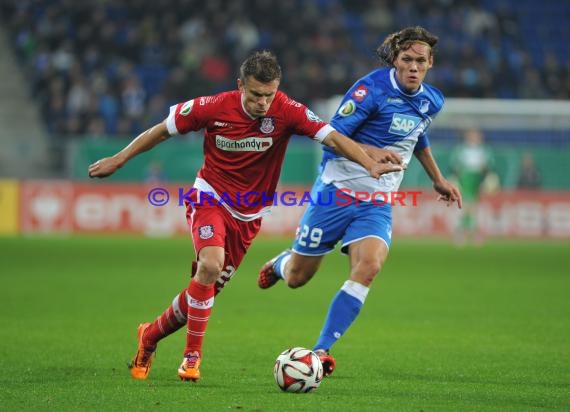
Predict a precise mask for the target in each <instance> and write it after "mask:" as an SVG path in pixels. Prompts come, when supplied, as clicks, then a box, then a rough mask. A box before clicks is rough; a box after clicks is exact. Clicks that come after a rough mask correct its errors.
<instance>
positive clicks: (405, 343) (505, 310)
mask: <svg viewBox="0 0 570 412" xmlns="http://www.w3.org/2000/svg"><path fill="white" fill-rule="evenodd" d="M289 244H290V241H289V240H273V239H267V238H258V239H257V240H256V242H254V245H253V246H252V248H251V250H250V253H249V254H248V255H247V256H246V258H245V260H244V262H243V265H242V267H241V268H240V270H239V271H238V273H237V275H236V277H235V278H234V279H233V280H232V282H230V284H229V285H228V287H227V288H226V289H225V290H224V291H223V292H222V293H221V294H220V295H219V296H218V298H217V300H216V305H215V307H214V311H213V312H212V316H211V318H210V324H209V326H208V334H207V336H206V339H205V343H204V348H203V349H204V361H203V364H202V368H201V371H202V380H201V381H200V382H198V383H195V384H194V383H189V382H182V381H180V380H178V378H177V375H176V370H177V367H178V365H179V363H180V361H181V359H182V350H183V340H184V333H182V331H179V332H177V333H176V334H174V335H172V336H170V337H168V338H167V339H165V340H164V341H162V342H161V344H160V345H159V349H158V352H157V356H156V358H155V361H154V364H153V369H152V372H151V374H150V376H149V378H148V380H146V381H135V380H132V379H131V378H130V376H129V372H128V370H127V368H126V364H127V362H128V361H129V360H130V359H131V357H132V356H133V354H134V352H135V350H136V326H137V325H138V323H139V322H142V321H150V320H152V319H154V318H155V317H156V316H157V315H158V314H159V313H161V312H162V310H163V309H165V308H166V307H167V306H168V304H169V303H170V302H171V300H172V298H173V297H174V295H175V294H176V293H177V292H178V291H179V290H181V289H182V287H184V286H185V285H186V284H187V282H188V275H187V273H188V268H189V264H190V260H191V258H192V255H193V248H192V245H191V243H190V241H189V240H188V239H142V238H128V237H77V238H76V237H73V238H57V237H35V238H0V265H1V275H0V276H1V280H2V287H1V288H0V308H1V311H0V320H1V327H0V342H1V344H0V350H1V356H0V409H1V410H3V411H16V410H57V411H79V410H100V411H138V410H140V411H177V410H180V411H181V410H187V411H256V412H264V411H348V410H350V411H367V410H370V411H438V412H439V411H541V410H566V411H568V410H570V271H569V270H568V268H569V267H570V248H569V247H568V243H563V242H558V243H552V242H532V243H524V242H504V243H501V242H491V243H488V244H486V245H484V246H483V247H481V248H475V247H467V248H464V249H457V248H454V247H453V246H452V245H450V244H449V243H446V242H443V241H435V242H431V241H430V242H421V241H405V240H398V239H396V240H395V241H394V243H393V245H392V250H391V255H390V257H389V259H388V262H387V264H386V266H385V268H384V270H383V272H382V273H381V274H380V275H379V277H378V278H377V279H376V281H375V283H374V286H373V288H372V290H371V292H370V294H369V296H368V300H367V302H366V305H365V306H364V308H363V310H362V313H361V316H360V318H359V319H358V320H357V321H356V323H355V324H354V325H353V326H352V328H351V329H350V330H349V331H348V333H347V334H346V336H344V337H343V339H342V340H341V341H340V342H339V343H338V344H337V345H336V346H335V347H334V348H333V354H334V355H335V357H336V359H337V370H336V371H335V374H334V375H333V376H332V377H331V378H329V379H325V381H323V383H322V384H321V386H320V388H319V389H318V390H317V391H316V392H314V393H310V394H287V393H283V392H281V391H280V390H279V389H278V388H277V386H276V384H275V382H274V380H273V374H272V368H273V362H274V359H275V358H276V357H277V355H278V354H279V352H281V351H282V350H284V349H285V348H287V347H290V346H308V347H311V346H312V344H313V343H314V341H315V339H316V337H317V334H318V332H319V330H320V327H321V324H322V321H323V319H324V315H325V312H326V310H327V307H328V304H329V301H330V299H331V297H332V296H333V294H334V293H335V292H336V290H338V288H339V287H340V285H341V284H342V282H344V280H345V278H346V273H347V269H348V263H347V260H346V258H345V257H343V256H341V255H340V254H339V253H332V254H331V255H329V256H327V257H326V258H325V263H324V265H323V267H322V268H321V270H320V272H319V273H318V274H317V275H316V277H315V278H314V279H313V280H312V281H311V282H310V283H309V284H308V285H307V286H305V287H304V288H300V289H296V290H290V289H287V288H286V287H284V285H283V284H279V285H277V286H276V287H274V288H272V289H270V290H266V291H262V290H260V289H258V288H257V285H256V278H257V271H258V268H259V266H260V265H261V264H262V263H264V262H265V261H266V260H267V258H269V257H272V256H273V255H275V254H276V253H277V252H279V251H280V250H282V249H283V248H284V247H286V246H288V245H289Z"/></svg>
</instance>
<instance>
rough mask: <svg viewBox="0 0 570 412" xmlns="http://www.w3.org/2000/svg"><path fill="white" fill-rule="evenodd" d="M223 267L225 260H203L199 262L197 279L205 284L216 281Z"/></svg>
mask: <svg viewBox="0 0 570 412" xmlns="http://www.w3.org/2000/svg"><path fill="white" fill-rule="evenodd" d="M222 267H223V262H219V261H218V260H217V259H204V260H203V261H202V260H201V261H200V262H199V264H198V271H197V274H196V277H197V280H198V281H199V282H200V283H204V284H210V283H215V282H216V280H217V279H218V277H219V276H220V273H221V271H222Z"/></svg>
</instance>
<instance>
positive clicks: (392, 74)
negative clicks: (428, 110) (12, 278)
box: [390, 68, 424, 97]
mask: <svg viewBox="0 0 570 412" xmlns="http://www.w3.org/2000/svg"><path fill="white" fill-rule="evenodd" d="M390 83H392V87H393V88H394V89H396V90H398V91H399V92H400V93H402V94H404V95H406V96H409V97H415V96H417V95H418V94H421V93H423V92H424V85H423V84H420V88H419V89H418V91H417V92H415V93H411V94H410V93H406V92H405V91H403V90H402V89H401V88H400V83H398V79H396V69H394V68H392V69H390Z"/></svg>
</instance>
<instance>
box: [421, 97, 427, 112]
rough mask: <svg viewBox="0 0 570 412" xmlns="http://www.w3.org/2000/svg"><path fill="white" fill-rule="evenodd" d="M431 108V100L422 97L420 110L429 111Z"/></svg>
mask: <svg viewBox="0 0 570 412" xmlns="http://www.w3.org/2000/svg"><path fill="white" fill-rule="evenodd" d="M428 110H429V100H425V99H422V100H421V101H420V112H422V113H427V112H428Z"/></svg>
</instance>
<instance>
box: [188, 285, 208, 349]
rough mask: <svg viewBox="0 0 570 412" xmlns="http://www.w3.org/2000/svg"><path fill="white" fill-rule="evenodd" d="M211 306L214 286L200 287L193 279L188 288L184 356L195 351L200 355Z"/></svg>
mask: <svg viewBox="0 0 570 412" xmlns="http://www.w3.org/2000/svg"><path fill="white" fill-rule="evenodd" d="M212 306H214V285H202V284H201V283H198V282H197V281H196V279H195V278H193V279H192V280H191V281H190V286H188V322H187V324H186V348H185V349H184V355H188V354H189V353H190V352H195V351H197V352H198V353H200V354H202V341H203V340H204V335H205V334H206V326H208V320H209V318H210V312H211V311H212Z"/></svg>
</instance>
